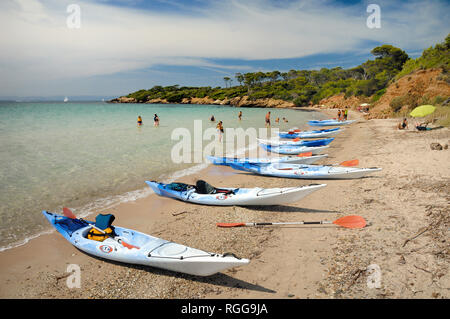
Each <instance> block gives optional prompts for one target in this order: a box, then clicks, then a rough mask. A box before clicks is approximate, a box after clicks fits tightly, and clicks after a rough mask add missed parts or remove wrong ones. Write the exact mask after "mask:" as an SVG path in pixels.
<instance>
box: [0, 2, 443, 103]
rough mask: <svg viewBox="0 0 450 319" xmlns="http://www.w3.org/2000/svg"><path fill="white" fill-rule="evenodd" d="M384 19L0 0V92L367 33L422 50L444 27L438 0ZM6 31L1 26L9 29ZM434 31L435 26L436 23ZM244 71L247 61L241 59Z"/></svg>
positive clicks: (306, 11) (294, 48)
mask: <svg viewBox="0 0 450 319" xmlns="http://www.w3.org/2000/svg"><path fill="white" fill-rule="evenodd" d="M71 3H76V4H78V5H79V6H80V7H81V28H80V29H69V28H68V27H67V25H66V19H67V16H68V15H69V14H68V13H67V12H66V8H67V6H68V5H69V4H71ZM380 6H381V8H382V28H381V29H379V30H371V29H368V28H367V27H366V18H367V13H366V10H365V9H366V4H359V5H353V6H346V7H337V6H333V8H332V9H330V8H331V7H330V3H329V1H323V0H322V1H300V0H299V1H294V2H289V3H287V4H285V5H283V6H281V5H277V6H275V5H273V4H271V3H270V2H268V1H265V0H250V1H249V0H247V1H238V0H224V1H220V2H219V1H218V2H213V3H211V4H210V5H208V6H205V7H204V8H202V7H199V8H197V9H196V10H195V11H196V12H195V14H192V13H191V14H185V15H182V14H181V13H167V12H163V13H161V12H155V11H150V10H147V11H144V10H142V11H139V10H136V9H133V8H130V7H117V6H111V5H110V4H108V2H107V1H101V2H100V3H99V2H94V3H93V2H87V1H78V0H41V1H38V0H15V1H6V2H5V1H1V3H0V28H1V30H2V35H1V39H0V40H1V42H2V50H1V52H0V74H1V78H0V85H1V87H2V89H1V90H2V91H0V94H2V95H6V94H7V93H8V92H11V91H14V90H16V91H23V89H24V86H29V85H30V84H32V83H35V84H36V85H37V87H42V86H43V85H45V84H46V81H47V82H48V83H52V81H53V82H55V81H58V80H60V79H77V78H79V79H81V78H84V77H91V76H97V75H107V74H115V73H117V72H123V71H128V70H134V69H140V68H148V67H151V66H152V65H158V64H168V65H195V66H202V67H210V68H214V69H216V70H219V72H221V71H220V70H224V71H225V72H226V70H227V69H233V66H229V65H228V66H227V65H215V64H214V63H212V62H210V61H207V60H205V58H207V59H211V58H212V59H214V58H233V59H244V60H245V59H280V58H291V57H302V56H307V55H312V54H317V53H343V52H354V51H355V50H367V49H370V48H366V47H365V46H364V45H363V43H364V41H379V42H383V43H384V42H387V43H391V44H393V45H396V46H399V47H401V48H404V49H414V50H416V51H417V50H418V49H419V50H420V48H422V47H426V46H429V45H432V44H434V43H436V42H438V41H441V40H442V39H443V38H444V37H445V35H446V33H447V32H448V30H445V28H448V22H447V23H446V22H445V21H448V19H447V20H445V19H436V17H437V16H439V15H441V16H442V15H443V14H444V15H445V14H447V15H448V13H446V12H449V10H448V9H449V8H448V7H449V6H448V4H446V3H444V2H436V1H433V2H430V1H425V0H424V1H414V2H409V3H406V4H398V5H395V6H393V5H391V4H389V3H386V4H383V3H381V4H380ZM5 30H7V32H5ZM439 31H440V32H439ZM242 69H243V71H246V70H245V68H242Z"/></svg>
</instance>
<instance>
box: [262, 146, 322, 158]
mask: <svg viewBox="0 0 450 319" xmlns="http://www.w3.org/2000/svg"><path fill="white" fill-rule="evenodd" d="M259 145H260V146H261V147H262V148H263V149H265V150H266V151H267V152H272V153H277V154H283V155H297V154H300V153H308V152H311V153H313V154H318V153H320V152H321V151H323V150H324V149H327V148H328V147H329V146H328V145H327V146H312V147H309V146H296V145H294V146H290V145H267V144H259Z"/></svg>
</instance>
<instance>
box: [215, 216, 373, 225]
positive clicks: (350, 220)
mask: <svg viewBox="0 0 450 319" xmlns="http://www.w3.org/2000/svg"><path fill="white" fill-rule="evenodd" d="M315 224H335V225H338V226H341V227H345V228H364V227H365V226H366V221H365V219H364V218H362V217H361V216H356V215H350V216H345V217H341V218H339V219H336V220H335V221H333V222H332V221H320V222H285V223H217V224H216V225H217V227H226V228H231V227H245V226H269V225H315Z"/></svg>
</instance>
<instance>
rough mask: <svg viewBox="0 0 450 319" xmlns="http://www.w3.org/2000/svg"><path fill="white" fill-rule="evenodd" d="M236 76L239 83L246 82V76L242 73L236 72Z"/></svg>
mask: <svg viewBox="0 0 450 319" xmlns="http://www.w3.org/2000/svg"><path fill="white" fill-rule="evenodd" d="M234 77H235V78H236V80H237V81H238V82H239V85H242V83H243V82H244V76H243V75H242V74H241V73H236V74H235V76H234Z"/></svg>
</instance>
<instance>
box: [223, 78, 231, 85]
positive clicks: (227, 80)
mask: <svg viewBox="0 0 450 319" xmlns="http://www.w3.org/2000/svg"><path fill="white" fill-rule="evenodd" d="M223 79H224V81H225V87H228V86H227V84H228V82H229V81H230V80H231V78H229V77H228V76H225V77H224V78H223Z"/></svg>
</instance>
